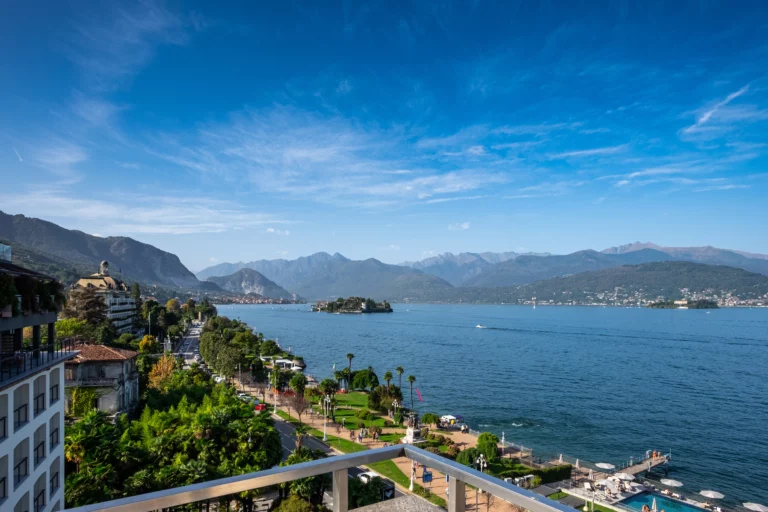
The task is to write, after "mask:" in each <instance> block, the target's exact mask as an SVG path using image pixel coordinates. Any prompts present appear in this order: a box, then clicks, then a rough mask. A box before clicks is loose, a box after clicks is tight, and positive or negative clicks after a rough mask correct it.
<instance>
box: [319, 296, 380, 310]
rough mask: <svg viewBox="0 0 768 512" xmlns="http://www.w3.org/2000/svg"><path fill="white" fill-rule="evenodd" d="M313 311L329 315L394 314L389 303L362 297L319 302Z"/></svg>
mask: <svg viewBox="0 0 768 512" xmlns="http://www.w3.org/2000/svg"><path fill="white" fill-rule="evenodd" d="M312 311H325V312H327V313H392V307H391V306H390V305H389V302H387V301H383V302H376V301H375V300H373V299H364V298H362V297H349V298H348V299H344V298H341V297H339V298H338V299H336V300H335V301H328V302H318V303H317V304H315V305H314V306H312Z"/></svg>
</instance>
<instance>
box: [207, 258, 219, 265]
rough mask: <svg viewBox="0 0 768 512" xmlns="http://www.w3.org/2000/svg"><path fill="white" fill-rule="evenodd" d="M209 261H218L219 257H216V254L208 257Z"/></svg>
mask: <svg viewBox="0 0 768 512" xmlns="http://www.w3.org/2000/svg"><path fill="white" fill-rule="evenodd" d="M208 261H210V262H211V263H218V262H219V258H216V257H215V256H211V257H210V258H208Z"/></svg>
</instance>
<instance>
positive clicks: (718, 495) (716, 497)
mask: <svg viewBox="0 0 768 512" xmlns="http://www.w3.org/2000/svg"><path fill="white" fill-rule="evenodd" d="M699 494H701V495H702V496H706V497H707V498H712V499H713V500H720V499H723V498H725V495H724V494H723V493H720V492H717V491H701V492H700V493H699Z"/></svg>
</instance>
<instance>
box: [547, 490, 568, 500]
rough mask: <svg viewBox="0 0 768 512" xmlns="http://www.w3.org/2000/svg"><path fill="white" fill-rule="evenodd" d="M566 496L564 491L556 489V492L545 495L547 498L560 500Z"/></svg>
mask: <svg viewBox="0 0 768 512" xmlns="http://www.w3.org/2000/svg"><path fill="white" fill-rule="evenodd" d="M566 496H568V494H567V493H564V492H563V491H557V492H556V493H554V494H550V495H549V496H547V498H549V499H551V500H561V499H563V498H565V497H566Z"/></svg>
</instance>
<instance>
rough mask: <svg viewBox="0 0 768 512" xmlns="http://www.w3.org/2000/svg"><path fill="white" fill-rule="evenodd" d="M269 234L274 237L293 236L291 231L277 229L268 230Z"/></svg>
mask: <svg viewBox="0 0 768 512" xmlns="http://www.w3.org/2000/svg"><path fill="white" fill-rule="evenodd" d="M267 233H271V234H273V235H279V236H288V235H290V234H291V232H290V231H288V230H287V229H275V228H267Z"/></svg>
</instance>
